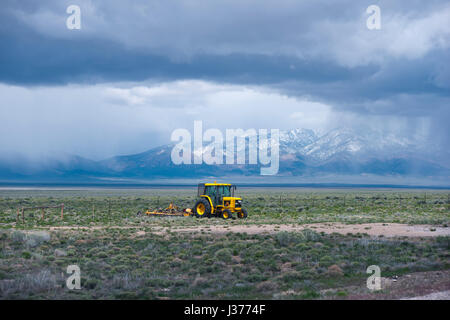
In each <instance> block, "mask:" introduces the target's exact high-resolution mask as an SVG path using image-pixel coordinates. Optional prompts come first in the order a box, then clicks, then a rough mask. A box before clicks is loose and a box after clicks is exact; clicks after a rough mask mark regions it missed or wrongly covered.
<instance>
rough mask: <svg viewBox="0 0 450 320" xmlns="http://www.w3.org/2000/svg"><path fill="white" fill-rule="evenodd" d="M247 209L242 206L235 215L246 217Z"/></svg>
mask: <svg viewBox="0 0 450 320" xmlns="http://www.w3.org/2000/svg"><path fill="white" fill-rule="evenodd" d="M247 215H248V214H247V209H245V208H242V209H241V211H239V212H238V214H237V216H238V218H239V219H246V218H247Z"/></svg>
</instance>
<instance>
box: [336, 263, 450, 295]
mask: <svg viewBox="0 0 450 320" xmlns="http://www.w3.org/2000/svg"><path fill="white" fill-rule="evenodd" d="M339 290H340V291H347V292H349V294H348V295H347V296H346V297H344V298H343V299H350V300H355V299H356V300H359V299H388V300H394V299H395V300H396V299H400V300H449V299H450V270H443V271H427V272H414V273H410V274H406V275H403V276H400V277H390V278H382V281H381V290H380V291H375V292H373V293H367V288H365V287H348V288H339Z"/></svg>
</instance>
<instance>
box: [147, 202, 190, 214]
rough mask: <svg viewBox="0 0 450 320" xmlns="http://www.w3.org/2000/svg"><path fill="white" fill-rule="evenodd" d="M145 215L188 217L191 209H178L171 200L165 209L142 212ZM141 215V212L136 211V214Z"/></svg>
mask: <svg viewBox="0 0 450 320" xmlns="http://www.w3.org/2000/svg"><path fill="white" fill-rule="evenodd" d="M144 213H145V215H147V216H179V217H189V216H192V215H193V213H192V210H191V209H190V208H186V209H183V210H180V209H179V208H178V207H177V206H176V205H174V204H173V202H171V203H170V204H169V206H168V207H167V208H165V209H161V208H159V209H158V210H147V211H145V212H144ZM140 215H142V212H141V211H139V212H138V216H140Z"/></svg>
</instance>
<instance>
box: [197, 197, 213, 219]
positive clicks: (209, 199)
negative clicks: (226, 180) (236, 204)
mask: <svg viewBox="0 0 450 320" xmlns="http://www.w3.org/2000/svg"><path fill="white" fill-rule="evenodd" d="M200 197H201V198H206V199H208V201H209V204H210V205H211V214H213V213H214V206H213V203H212V201H211V198H210V197H209V196H207V195H201V196H200Z"/></svg>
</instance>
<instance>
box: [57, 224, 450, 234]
mask: <svg viewBox="0 0 450 320" xmlns="http://www.w3.org/2000/svg"><path fill="white" fill-rule="evenodd" d="M104 228H113V229H114V228H117V229H128V228H130V229H140V228H141V227H140V226H108V227H102V226H92V227H78V226H62V227H50V228H49V230H50V231H54V230H77V229H84V230H100V229H104ZM305 229H310V230H314V231H316V232H324V233H327V234H331V233H339V234H344V235H345V234H348V233H352V234H357V233H361V234H367V235H369V236H378V237H379V236H383V237H410V238H420V237H437V236H450V228H449V227H440V226H432V225H407V224H400V223H361V224H343V223H337V222H324V223H312V224H302V225H293V224H259V225H253V224H252V225H211V226H204V225H203V226H198V227H178V228H177V227H174V228H170V229H169V228H165V227H159V226H156V227H154V231H152V232H153V233H157V234H163V233H166V232H167V231H169V230H170V231H171V232H187V233H189V232H199V231H205V232H208V233H214V234H220V233H227V232H240V233H244V232H245V233H247V234H264V233H267V234H270V233H277V232H281V231H287V232H298V231H302V230H305ZM136 235H137V236H143V235H145V232H143V231H138V232H137V234H136Z"/></svg>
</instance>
